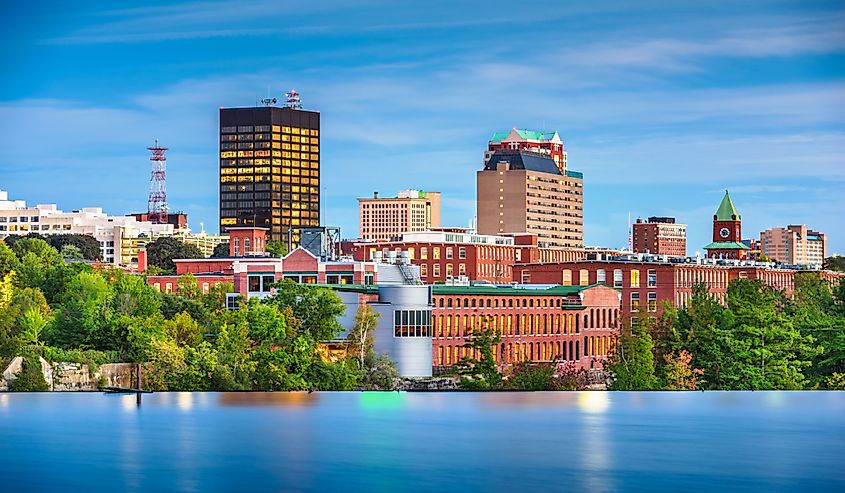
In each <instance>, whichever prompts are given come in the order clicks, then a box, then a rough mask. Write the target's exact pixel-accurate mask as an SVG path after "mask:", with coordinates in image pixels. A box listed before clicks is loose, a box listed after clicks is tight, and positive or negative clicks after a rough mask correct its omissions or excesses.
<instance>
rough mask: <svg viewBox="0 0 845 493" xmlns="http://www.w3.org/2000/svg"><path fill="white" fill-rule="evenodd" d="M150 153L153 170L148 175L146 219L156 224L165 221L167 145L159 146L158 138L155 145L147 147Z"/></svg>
mask: <svg viewBox="0 0 845 493" xmlns="http://www.w3.org/2000/svg"><path fill="white" fill-rule="evenodd" d="M147 150H149V151H150V152H151V153H152V154H151V155H150V161H152V162H153V172H152V174H151V175H150V199H149V200H148V201H147V220H148V221H150V222H152V223H156V224H165V223H167V187H166V186H165V181H166V178H167V158H166V157H164V151H166V150H167V147H159V145H158V139H156V141H155V145H153V146H152V147H147Z"/></svg>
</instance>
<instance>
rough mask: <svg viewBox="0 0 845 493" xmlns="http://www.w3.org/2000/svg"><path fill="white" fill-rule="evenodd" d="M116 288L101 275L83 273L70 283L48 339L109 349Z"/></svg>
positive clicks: (86, 347)
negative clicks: (113, 288)
mask: <svg viewBox="0 0 845 493" xmlns="http://www.w3.org/2000/svg"><path fill="white" fill-rule="evenodd" d="M113 295H114V293H113V291H112V289H111V286H109V284H108V283H107V282H106V280H105V279H103V278H102V276H100V275H98V274H95V273H89V272H80V273H79V274H78V275H77V276H76V277H75V278H74V279H73V280H72V281H71V282H70V283H69V284H68V292H67V293H66V295H65V297H64V303H63V305H62V307H61V310H60V311H59V316H58V317H57V319H56V326H55V328H54V330H51V331H50V334H49V337H48V341H49V342H50V343H51V344H55V345H58V346H61V347H65V348H81V349H88V348H92V349H110V348H111V347H112V345H113V344H115V343H117V341H115V340H113V339H112V338H110V337H109V325H108V318H107V315H108V312H109V307H110V305H111V304H112V299H113Z"/></svg>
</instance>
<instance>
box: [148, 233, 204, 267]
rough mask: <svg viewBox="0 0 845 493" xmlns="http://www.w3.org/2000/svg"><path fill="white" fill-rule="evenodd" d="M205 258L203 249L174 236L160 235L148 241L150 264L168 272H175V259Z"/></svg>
mask: <svg viewBox="0 0 845 493" xmlns="http://www.w3.org/2000/svg"><path fill="white" fill-rule="evenodd" d="M182 258H203V254H202V251H200V249H199V248H198V247H197V246H195V245H188V244H186V243H185V242H183V241H182V240H180V239H178V238H176V237H173V236H160V237H158V238H156V239H155V240H154V241H151V242H150V243H147V259H148V262H149V264H150V265H154V266H156V267H159V268H160V269H162V271H163V272H166V273H170V274H172V273H175V272H176V264H175V263H173V259H182Z"/></svg>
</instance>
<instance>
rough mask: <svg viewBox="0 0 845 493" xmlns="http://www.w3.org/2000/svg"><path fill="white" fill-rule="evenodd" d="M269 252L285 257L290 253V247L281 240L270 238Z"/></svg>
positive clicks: (275, 255)
mask: <svg viewBox="0 0 845 493" xmlns="http://www.w3.org/2000/svg"><path fill="white" fill-rule="evenodd" d="M266 250H267V253H269V254H270V256H271V257H284V256H285V255H287V254H288V247H287V245H285V244H284V243H282V242H281V241H279V240H270V241H268V242H267V248H266Z"/></svg>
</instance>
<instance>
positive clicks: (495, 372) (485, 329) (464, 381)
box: [455, 319, 502, 390]
mask: <svg viewBox="0 0 845 493" xmlns="http://www.w3.org/2000/svg"><path fill="white" fill-rule="evenodd" d="M467 339H468V342H467V343H465V344H464V347H465V348H468V349H470V350H471V351H470V353H471V354H477V355H478V357H477V358H475V357H470V356H467V357H464V358H462V359H461V360H460V361H459V362H458V363H457V364H456V365H455V371H456V373H457V374H458V375H459V376H460V379H459V380H458V385H459V386H460V387H461V388H463V389H469V390H491V389H498V388H500V387H501V386H502V374H501V373H500V372H499V369H498V368H496V362H495V360H494V358H493V351H494V350H495V348H497V347H498V346H499V343H500V342H501V341H502V339H501V337H500V336H499V334H498V333H497V332H496V331H495V330H493V329H492V328H491V327H490V321H489V320H488V319H483V320H482V322H481V327H480V328H479V330H476V331H473V332H472V334H470V335H468V336H467Z"/></svg>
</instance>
